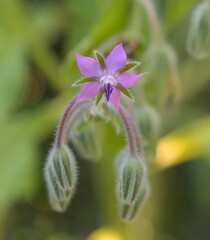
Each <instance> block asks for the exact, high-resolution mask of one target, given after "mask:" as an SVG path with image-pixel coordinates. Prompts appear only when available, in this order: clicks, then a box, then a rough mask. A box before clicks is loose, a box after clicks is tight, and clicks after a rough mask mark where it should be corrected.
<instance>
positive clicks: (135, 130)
mask: <svg viewBox="0 0 210 240" xmlns="http://www.w3.org/2000/svg"><path fill="white" fill-rule="evenodd" d="M130 123H131V126H132V129H133V134H134V137H135V142H136V150H137V153H138V155H139V156H141V155H142V147H141V140H140V133H139V129H138V127H137V125H136V122H135V121H134V120H133V119H132V118H130Z"/></svg>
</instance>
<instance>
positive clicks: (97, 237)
mask: <svg viewBox="0 0 210 240" xmlns="http://www.w3.org/2000/svg"><path fill="white" fill-rule="evenodd" d="M87 240H123V239H122V238H121V237H120V236H119V234H118V233H117V232H115V231H113V230H111V229H108V228H100V229H97V230H96V231H94V232H93V233H91V234H90V236H89V237H88V238H87Z"/></svg>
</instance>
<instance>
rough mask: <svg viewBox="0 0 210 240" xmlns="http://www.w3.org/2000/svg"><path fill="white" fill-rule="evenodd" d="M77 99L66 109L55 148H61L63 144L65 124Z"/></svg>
mask: <svg viewBox="0 0 210 240" xmlns="http://www.w3.org/2000/svg"><path fill="white" fill-rule="evenodd" d="M76 98H77V97H74V98H73V99H72V100H71V101H70V102H69V104H68V106H67V107H66V110H65V112H64V114H63V116H62V118H61V121H60V124H59V127H58V130H57V134H56V140H55V146H56V147H60V146H61V143H62V138H63V132H64V131H63V130H64V127H65V122H66V120H67V118H68V116H69V113H70V112H71V110H72V108H73V106H74V105H75V103H76V102H75V100H76Z"/></svg>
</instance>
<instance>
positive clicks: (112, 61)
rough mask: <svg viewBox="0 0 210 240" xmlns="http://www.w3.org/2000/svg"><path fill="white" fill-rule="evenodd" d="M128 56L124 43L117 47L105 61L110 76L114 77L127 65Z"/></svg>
mask: <svg viewBox="0 0 210 240" xmlns="http://www.w3.org/2000/svg"><path fill="white" fill-rule="evenodd" d="M126 60H127V56H126V53H125V51H124V49H123V46H122V43H120V44H119V45H117V46H116V47H115V48H114V49H113V50H112V51H111V53H110V54H109V55H108V57H107V58H106V60H105V65H106V67H107V71H108V74H110V75H112V74H114V73H115V72H117V71H119V70H120V69H122V68H124V67H125V65H126Z"/></svg>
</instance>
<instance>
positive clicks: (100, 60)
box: [94, 50, 105, 66]
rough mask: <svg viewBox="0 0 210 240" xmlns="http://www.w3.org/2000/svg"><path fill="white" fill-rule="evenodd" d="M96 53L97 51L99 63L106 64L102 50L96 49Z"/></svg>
mask: <svg viewBox="0 0 210 240" xmlns="http://www.w3.org/2000/svg"><path fill="white" fill-rule="evenodd" d="M94 53H95V56H96V58H97V59H98V61H99V63H100V64H101V65H102V66H104V65H105V59H104V57H103V55H102V54H101V53H100V52H98V51H96V50H95V51H94Z"/></svg>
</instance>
